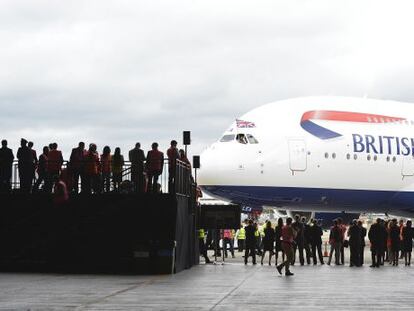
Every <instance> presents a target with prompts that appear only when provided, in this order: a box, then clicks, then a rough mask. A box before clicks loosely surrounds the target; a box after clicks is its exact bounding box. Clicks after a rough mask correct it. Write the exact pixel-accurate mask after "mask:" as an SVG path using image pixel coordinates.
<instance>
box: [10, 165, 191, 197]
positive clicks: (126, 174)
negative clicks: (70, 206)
mask: <svg viewBox="0 0 414 311" xmlns="http://www.w3.org/2000/svg"><path fill="white" fill-rule="evenodd" d="M68 164H69V161H63V163H62V166H61V169H62V171H63V170H67V169H68V167H69V165H68ZM168 166H169V164H168V159H165V160H164V163H163V171H162V174H161V175H160V176H159V178H158V183H159V184H160V191H161V192H162V193H169V192H174V193H176V194H179V195H185V196H190V195H191V187H192V185H193V183H194V181H193V178H192V175H191V168H190V166H189V165H188V164H186V163H185V162H182V161H180V160H176V168H175V181H174V183H173V185H172V186H170V185H169V179H168V177H169V173H168ZM144 167H145V161H144ZM131 171H132V165H131V162H129V161H125V162H124V165H123V166H122V172H121V176H122V177H121V182H126V181H131V182H132V176H131V175H132V172H131ZM38 177H39V176H38V174H37V172H36V170H35V176H34V179H33V182H32V186H33V185H34V183H35V182H36V180H37V178H38ZM112 178H113V176H112V173H111V183H110V191H113V190H115V188H114V183H113V181H112ZM143 178H144V182H145V185H146V184H147V175H146V172H145V170H144V177H143ZM43 187H44V185H43ZM11 188H12V190H14V191H15V190H18V189H20V178H19V164H18V161H13V166H12V178H11ZM81 188H82V183H81V180H79V183H78V189H80V190H81ZM69 190H70V189H69Z"/></svg>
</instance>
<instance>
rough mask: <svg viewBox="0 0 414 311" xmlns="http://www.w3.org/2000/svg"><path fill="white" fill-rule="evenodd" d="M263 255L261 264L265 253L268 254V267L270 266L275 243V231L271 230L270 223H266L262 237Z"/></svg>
mask: <svg viewBox="0 0 414 311" xmlns="http://www.w3.org/2000/svg"><path fill="white" fill-rule="evenodd" d="M262 242H263V254H262V260H261V262H260V263H261V264H262V265H263V259H264V257H265V255H266V252H269V266H270V265H271V264H272V256H273V249H274V246H273V245H274V243H275V229H273V228H272V223H271V222H270V221H267V222H266V227H265V229H264V237H263V240H262Z"/></svg>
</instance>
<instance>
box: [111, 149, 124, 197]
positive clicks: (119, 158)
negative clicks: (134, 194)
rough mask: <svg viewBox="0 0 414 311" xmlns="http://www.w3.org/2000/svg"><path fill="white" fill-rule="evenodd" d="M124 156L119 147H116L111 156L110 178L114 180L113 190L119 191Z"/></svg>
mask: <svg viewBox="0 0 414 311" xmlns="http://www.w3.org/2000/svg"><path fill="white" fill-rule="evenodd" d="M124 163H125V161H124V156H123V155H122V154H121V148H119V147H116V148H115V152H114V155H113V156H112V178H113V182H114V190H115V191H119V186H120V185H121V183H122V169H123V167H124Z"/></svg>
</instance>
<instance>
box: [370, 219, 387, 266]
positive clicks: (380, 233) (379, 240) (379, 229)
mask: <svg viewBox="0 0 414 311" xmlns="http://www.w3.org/2000/svg"><path fill="white" fill-rule="evenodd" d="M381 222H382V220H381V219H380V218H377V220H376V222H375V223H374V224H372V225H371V228H370V229H369V232H368V239H369V242H370V243H371V259H372V264H371V266H370V267H372V268H374V267H377V268H379V267H380V265H381V262H382V257H383V254H384V250H385V242H384V240H385V238H384V236H385V237H386V236H387V232H386V231H385V228H384V227H383V225H382V224H381Z"/></svg>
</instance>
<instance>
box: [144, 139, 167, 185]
mask: <svg viewBox="0 0 414 311" xmlns="http://www.w3.org/2000/svg"><path fill="white" fill-rule="evenodd" d="M163 168H164V154H163V153H162V152H161V151H159V150H158V144H157V143H153V144H152V145H151V150H150V151H148V153H147V163H146V170H147V175H148V186H147V191H148V192H153V193H156V191H157V183H158V177H159V176H160V175H161V174H162V171H163Z"/></svg>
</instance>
